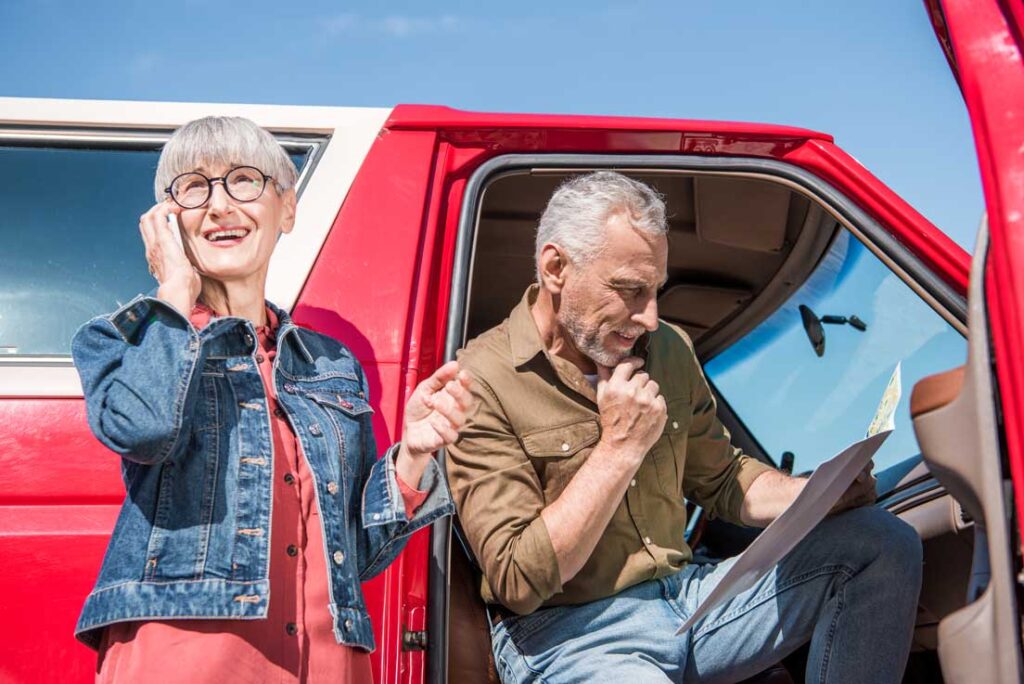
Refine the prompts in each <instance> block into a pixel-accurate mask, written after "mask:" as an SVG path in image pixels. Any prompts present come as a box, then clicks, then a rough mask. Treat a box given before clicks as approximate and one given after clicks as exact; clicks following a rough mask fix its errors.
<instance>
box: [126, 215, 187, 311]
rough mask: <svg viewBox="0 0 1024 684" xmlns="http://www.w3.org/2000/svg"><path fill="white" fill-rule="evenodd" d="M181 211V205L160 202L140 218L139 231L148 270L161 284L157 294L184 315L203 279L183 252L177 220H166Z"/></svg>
mask: <svg viewBox="0 0 1024 684" xmlns="http://www.w3.org/2000/svg"><path fill="white" fill-rule="evenodd" d="M180 213H181V207H179V206H178V205H177V204H175V203H174V202H172V201H171V200H169V199H167V200H164V201H163V202H159V203H157V204H155V205H153V207H152V208H151V209H150V210H149V211H147V212H146V213H145V214H143V215H142V216H141V217H140V218H139V232H140V233H142V242H143V243H144V244H145V245H146V261H147V262H149V272H150V273H152V274H153V277H154V278H156V280H157V282H158V283H160V289H159V290H158V291H157V297H158V298H159V299H162V300H164V301H165V302H167V303H168V304H170V305H171V306H173V307H174V308H176V309H177V310H178V311H179V312H181V314H182V315H183V316H185V317H186V318H187V317H188V315H189V314H190V313H192V307H194V306H195V303H196V300H197V299H198V298H199V292H200V290H201V289H202V281H201V280H200V278H199V273H198V272H197V271H196V269H195V267H194V266H193V265H192V262H191V261H189V260H188V256H186V254H185V248H184V247H183V246H182V242H181V234H180V233H178V230H179V229H178V225H177V221H175V222H168V217H169V216H171V215H172V214H173V215H175V216H177V215H178V214H180ZM176 233H177V234H176Z"/></svg>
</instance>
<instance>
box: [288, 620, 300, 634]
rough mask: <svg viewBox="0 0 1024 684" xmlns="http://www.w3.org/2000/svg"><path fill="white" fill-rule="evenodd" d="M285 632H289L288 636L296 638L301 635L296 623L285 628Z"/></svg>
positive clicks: (291, 623)
mask: <svg viewBox="0 0 1024 684" xmlns="http://www.w3.org/2000/svg"><path fill="white" fill-rule="evenodd" d="M284 631H286V632H288V636H295V635H296V634H298V633H299V628H298V627H296V626H295V623H294V622H289V623H288V624H287V625H285V626H284Z"/></svg>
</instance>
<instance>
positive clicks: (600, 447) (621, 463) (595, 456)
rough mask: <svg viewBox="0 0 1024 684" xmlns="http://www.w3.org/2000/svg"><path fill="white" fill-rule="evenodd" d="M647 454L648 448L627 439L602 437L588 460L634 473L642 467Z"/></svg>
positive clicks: (627, 472)
mask: <svg viewBox="0 0 1024 684" xmlns="http://www.w3.org/2000/svg"><path fill="white" fill-rule="evenodd" d="M646 455H647V450H646V449H641V448H640V447H638V446H637V445H635V444H631V443H630V442H627V441H625V440H623V441H616V440H606V439H604V438H603V437H602V438H601V440H600V441H598V443H597V446H595V447H594V451H593V452H591V454H590V458H588V459H587V460H588V461H596V462H598V463H600V464H602V465H603V466H604V467H607V468H610V469H612V470H615V471H621V472H622V473H626V474H629V475H632V474H633V473H634V472H636V469H637V468H639V467H640V464H641V463H642V462H643V460H644V456H646Z"/></svg>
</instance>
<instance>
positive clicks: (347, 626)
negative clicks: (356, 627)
mask: <svg viewBox="0 0 1024 684" xmlns="http://www.w3.org/2000/svg"><path fill="white" fill-rule="evenodd" d="M345 629H346V630H350V629H352V621H351V620H345Z"/></svg>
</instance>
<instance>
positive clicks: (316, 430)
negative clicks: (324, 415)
mask: <svg viewBox="0 0 1024 684" xmlns="http://www.w3.org/2000/svg"><path fill="white" fill-rule="evenodd" d="M309 434H311V435H313V436H314V437H319V436H320V426H319V425H317V424H316V423H313V424H312V425H310V426H309Z"/></svg>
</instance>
